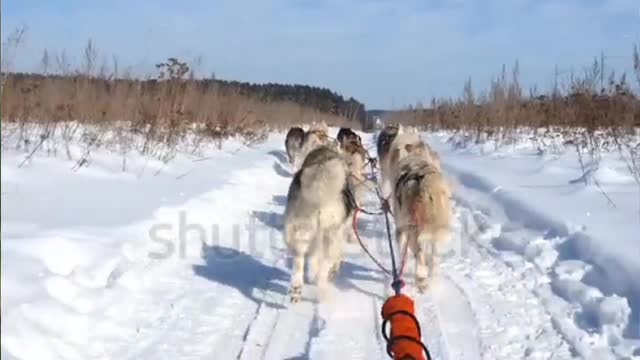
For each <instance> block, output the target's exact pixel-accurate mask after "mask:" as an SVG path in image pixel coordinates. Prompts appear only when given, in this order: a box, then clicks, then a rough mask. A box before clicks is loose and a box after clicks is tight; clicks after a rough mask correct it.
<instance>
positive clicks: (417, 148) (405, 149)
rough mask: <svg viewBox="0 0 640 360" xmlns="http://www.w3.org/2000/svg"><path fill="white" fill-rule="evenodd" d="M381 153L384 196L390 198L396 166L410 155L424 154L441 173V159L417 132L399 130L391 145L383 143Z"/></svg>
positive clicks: (380, 148)
mask: <svg viewBox="0 0 640 360" xmlns="http://www.w3.org/2000/svg"><path fill="white" fill-rule="evenodd" d="M381 136H382V135H381ZM387 136H388V135H387ZM378 142H379V143H380V137H379V138H378ZM379 151H380V154H381V155H379V156H380V157H379V159H380V161H379V163H380V177H381V182H382V193H383V195H384V196H389V194H390V193H391V191H393V184H392V179H393V176H394V175H393V174H394V172H395V170H394V166H395V165H396V164H398V162H399V160H400V159H402V158H404V157H405V156H407V155H408V154H414V153H415V154H422V156H424V157H425V158H426V159H427V161H429V163H431V164H432V165H434V166H436V167H437V168H438V170H439V171H441V163H440V157H439V156H438V154H437V153H436V152H435V151H434V150H433V149H432V148H431V147H430V146H429V145H428V144H427V143H425V142H424V141H423V140H422V138H421V137H420V134H419V133H418V132H417V131H406V130H404V129H403V128H398V132H397V133H395V135H393V140H392V141H391V143H390V144H389V145H387V143H385V142H383V143H382V145H381V146H379ZM391 200H393V198H391Z"/></svg>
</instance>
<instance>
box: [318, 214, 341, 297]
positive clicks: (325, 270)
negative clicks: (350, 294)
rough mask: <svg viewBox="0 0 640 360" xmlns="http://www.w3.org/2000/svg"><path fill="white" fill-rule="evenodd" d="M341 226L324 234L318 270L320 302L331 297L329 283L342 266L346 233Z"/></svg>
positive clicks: (327, 230)
mask: <svg viewBox="0 0 640 360" xmlns="http://www.w3.org/2000/svg"><path fill="white" fill-rule="evenodd" d="M342 230H343V229H342V227H341V226H336V227H332V228H329V229H326V230H325V231H324V233H323V242H322V246H323V249H322V255H321V258H320V267H319V269H318V298H319V300H320V301H324V300H327V298H328V297H329V282H330V281H331V280H333V279H334V278H335V277H336V275H337V273H338V271H339V270H340V265H341V264H342V246H343V243H344V238H343V237H344V232H343V231H342Z"/></svg>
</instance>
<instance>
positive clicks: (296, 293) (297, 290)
mask: <svg viewBox="0 0 640 360" xmlns="http://www.w3.org/2000/svg"><path fill="white" fill-rule="evenodd" d="M289 295H290V299H291V302H292V303H297V302H299V301H300V300H301V299H302V286H293V287H292V288H291V289H290V290H289Z"/></svg>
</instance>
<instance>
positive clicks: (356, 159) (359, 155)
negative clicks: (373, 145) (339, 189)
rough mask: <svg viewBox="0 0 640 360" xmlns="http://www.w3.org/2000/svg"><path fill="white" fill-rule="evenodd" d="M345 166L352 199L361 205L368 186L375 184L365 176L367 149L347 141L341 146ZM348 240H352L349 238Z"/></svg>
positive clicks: (371, 186)
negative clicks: (347, 171)
mask: <svg viewBox="0 0 640 360" xmlns="http://www.w3.org/2000/svg"><path fill="white" fill-rule="evenodd" d="M342 152H343V153H344V156H345V159H346V162H347V166H348V168H349V179H348V183H349V188H350V189H351V191H352V193H353V199H354V201H355V203H356V204H357V205H358V206H362V203H363V199H364V197H365V194H366V191H367V189H368V188H373V187H375V184H371V182H370V181H369V180H368V179H367V178H366V177H365V173H366V166H367V151H366V150H365V148H364V147H363V146H362V145H359V144H357V143H355V142H347V143H346V144H345V146H344V147H342ZM349 240H352V239H351V238H350V239H349Z"/></svg>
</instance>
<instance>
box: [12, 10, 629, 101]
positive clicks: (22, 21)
mask: <svg viewBox="0 0 640 360" xmlns="http://www.w3.org/2000/svg"><path fill="white" fill-rule="evenodd" d="M20 25H27V26H28V33H27V38H26V41H25V43H24V45H23V47H22V48H21V49H20V52H19V54H18V56H17V60H16V65H15V68H16V69H17V70H29V71H32V70H37V69H38V63H39V60H40V58H41V56H42V51H43V49H44V48H48V49H49V50H50V51H52V52H55V51H61V50H62V49H65V50H66V53H67V54H68V55H70V58H71V59H72V60H75V61H80V59H81V57H82V49H83V47H84V46H85V44H86V42H87V40H88V39H89V38H91V39H92V40H93V41H94V43H95V45H96V46H97V48H98V49H99V50H100V53H101V54H102V55H101V56H104V57H105V58H108V59H111V58H112V56H113V55H115V56H117V58H118V62H119V64H120V68H124V67H126V66H130V67H131V69H132V70H133V71H134V72H136V73H137V74H141V75H144V74H150V73H153V72H154V68H153V64H155V63H157V62H159V61H162V60H164V59H166V58H167V57H169V56H176V57H179V58H182V59H184V60H187V61H194V60H196V59H198V58H200V59H201V62H200V64H199V66H198V67H197V70H198V71H199V73H200V74H202V75H208V74H210V73H212V72H215V74H216V76H217V77H218V78H223V79H234V80H241V81H251V82H281V83H304V84H310V85H317V86H323V87H329V88H331V89H332V90H335V91H337V92H339V93H340V94H343V95H345V96H353V97H355V98H357V99H358V100H360V101H363V102H364V103H365V104H366V105H367V108H390V107H392V106H393V107H399V106H402V105H405V104H410V103H415V102H416V101H428V99H430V98H431V97H432V96H438V97H439V96H457V95H458V94H460V93H461V91H462V87H463V85H464V82H465V81H466V79H467V78H469V77H471V78H472V81H473V84H474V86H475V87H476V88H485V87H486V86H487V85H488V83H489V81H490V80H491V78H492V77H495V76H496V75H497V74H498V72H499V71H500V69H501V67H502V64H504V63H506V64H507V65H508V66H509V65H511V64H513V63H514V62H515V61H516V60H518V61H519V62H520V68H521V74H522V77H521V80H522V82H523V83H524V84H525V85H532V84H537V85H538V87H539V88H548V87H549V86H550V84H551V83H552V82H553V73H554V67H555V66H556V65H557V66H558V68H559V70H560V71H561V72H562V73H565V74H567V73H568V72H570V71H572V70H573V71H575V72H579V71H581V70H582V69H583V68H584V67H585V66H586V65H588V64H589V63H591V62H592V60H593V58H594V57H595V56H599V54H600V52H601V51H604V53H605V55H607V56H609V57H608V58H607V64H608V65H609V66H610V68H612V69H617V70H618V71H622V70H628V69H630V65H631V51H632V47H633V44H634V43H640V1H638V0H502V1H498V0H475V1H462V0H273V1H270V0H180V1H177V0H173V1H172V0H4V1H2V39H3V41H4V40H5V39H6V34H7V33H8V32H9V31H10V30H12V29H15V28H16V27H17V26H20Z"/></svg>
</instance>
